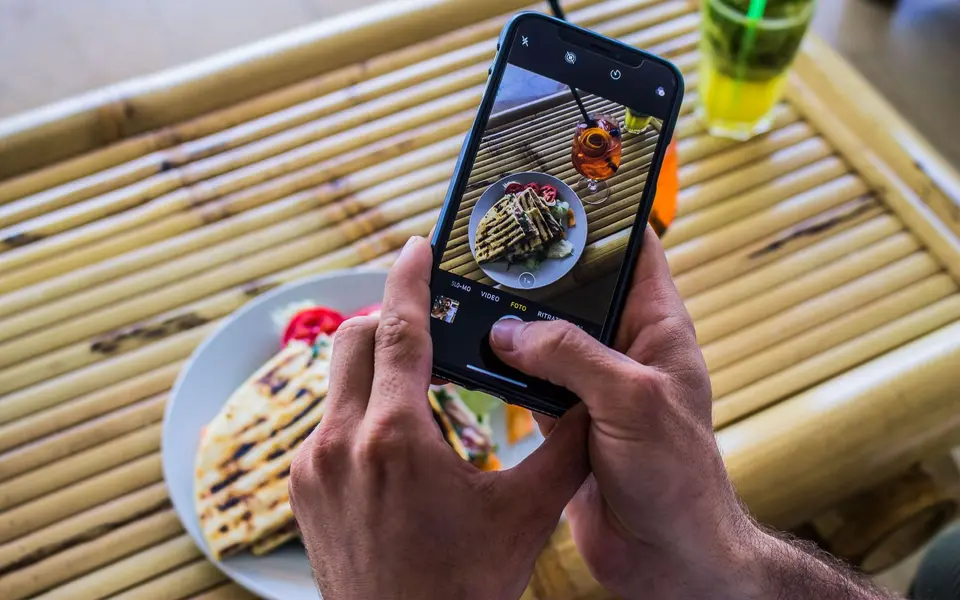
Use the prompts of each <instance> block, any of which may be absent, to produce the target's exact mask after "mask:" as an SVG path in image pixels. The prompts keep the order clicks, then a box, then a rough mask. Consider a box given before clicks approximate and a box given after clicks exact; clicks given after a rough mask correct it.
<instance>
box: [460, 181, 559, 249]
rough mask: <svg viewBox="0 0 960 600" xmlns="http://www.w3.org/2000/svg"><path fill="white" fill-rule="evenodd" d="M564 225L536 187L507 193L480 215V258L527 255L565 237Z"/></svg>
mask: <svg viewBox="0 0 960 600" xmlns="http://www.w3.org/2000/svg"><path fill="white" fill-rule="evenodd" d="M564 231H565V230H564V228H563V225H561V224H560V223H558V222H557V220H556V219H555V218H554V217H553V215H552V214H550V210H549V208H548V207H547V205H546V204H544V203H543V201H542V200H541V199H540V197H539V196H537V194H536V193H534V192H533V191H532V190H523V191H522V192H520V193H519V194H507V195H506V196H504V197H503V198H501V199H500V200H499V201H497V203H496V204H494V205H493V206H492V207H491V208H490V210H488V211H487V214H485V215H484V216H483V218H482V219H480V223H479V225H477V233H476V237H475V242H476V243H475V246H476V256H477V262H478V263H480V264H483V263H487V262H493V261H496V260H501V259H504V258H506V259H512V258H514V257H517V256H525V255H528V254H531V253H533V252H534V251H536V250H538V249H540V248H542V247H543V246H545V245H547V244H549V243H551V242H553V241H554V240H556V239H558V238H559V237H561V236H562V235H563V233H564Z"/></svg>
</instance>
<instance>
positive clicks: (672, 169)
mask: <svg viewBox="0 0 960 600" xmlns="http://www.w3.org/2000/svg"><path fill="white" fill-rule="evenodd" d="M679 171H680V159H679V157H678V155H677V141H676V140H673V141H672V142H670V146H669V147H668V148H667V155H666V156H665V157H664V159H663V166H661V167H660V176H659V178H658V179H657V195H656V196H655V197H654V199H653V209H652V210H651V211H650V225H652V226H653V230H654V231H656V232H657V235H658V236H660V237H663V234H664V233H665V232H666V231H667V228H668V227H670V224H671V223H673V219H674V218H676V216H677V196H678V195H679V194H680V175H679Z"/></svg>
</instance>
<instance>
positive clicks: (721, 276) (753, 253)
mask: <svg viewBox="0 0 960 600" xmlns="http://www.w3.org/2000/svg"><path fill="white" fill-rule="evenodd" d="M878 217H879V218H880V220H883V221H885V222H887V223H889V224H890V226H891V227H892V229H891V232H895V231H898V230H899V229H902V228H903V225H902V224H901V223H900V222H899V221H898V220H896V219H894V218H893V217H891V216H889V215H885V214H884V210H883V207H882V205H881V204H880V203H879V202H876V201H868V202H863V201H859V200H857V201H853V202H848V203H846V204H842V205H840V206H838V207H835V208H830V209H827V210H825V211H823V212H822V213H819V214H816V215H813V216H812V217H809V218H806V219H803V220H801V221H800V222H798V223H796V224H795V225H792V226H789V227H787V228H786V229H784V230H782V231H778V232H775V233H773V234H771V235H766V236H764V237H761V238H760V239H759V240H757V241H754V242H751V243H748V244H747V245H745V246H742V247H739V248H738V249H737V250H735V251H733V252H730V253H729V254H726V255H724V256H721V257H720V258H717V259H715V260H712V261H709V262H707V263H705V264H702V265H700V266H697V267H695V268H693V269H692V270H689V271H686V272H681V273H674V281H675V283H676V285H677V289H678V290H680V293H681V295H683V296H684V297H685V298H689V297H691V296H694V294H697V293H699V292H704V291H706V290H709V289H710V287H711V286H715V285H719V284H721V283H724V282H726V281H729V280H731V279H733V278H735V277H737V276H740V275H743V274H744V273H748V272H750V271H751V270H752V269H754V268H761V267H763V266H765V265H768V264H770V263H772V262H774V261H777V260H779V259H780V258H782V257H785V256H789V255H791V254H793V253H796V252H799V251H801V250H803V249H804V248H807V247H809V246H811V245H814V244H817V243H819V242H820V241H822V240H824V239H826V238H828V237H831V236H833V235H838V234H842V233H843V232H845V231H848V230H850V229H852V228H855V227H858V226H859V225H861V224H862V223H865V222H867V221H869V220H872V219H875V218H878ZM668 233H669V232H668ZM668 237H669V236H668ZM664 242H666V240H664ZM678 260H679V259H678Z"/></svg>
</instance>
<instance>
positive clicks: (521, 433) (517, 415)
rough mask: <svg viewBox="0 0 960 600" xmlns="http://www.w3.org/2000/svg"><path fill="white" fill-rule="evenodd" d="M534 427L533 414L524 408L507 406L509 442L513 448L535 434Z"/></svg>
mask: <svg viewBox="0 0 960 600" xmlns="http://www.w3.org/2000/svg"><path fill="white" fill-rule="evenodd" d="M534 426H535V423H534V421H533V413H531V412H530V411H529V410H527V409H525V408H523V407H522V406H515V405H513V404H508V405H507V441H508V442H509V443H510V445H511V446H512V445H513V444H516V443H517V442H519V441H520V440H522V439H524V438H525V437H527V436H528V435H531V434H533V428H534Z"/></svg>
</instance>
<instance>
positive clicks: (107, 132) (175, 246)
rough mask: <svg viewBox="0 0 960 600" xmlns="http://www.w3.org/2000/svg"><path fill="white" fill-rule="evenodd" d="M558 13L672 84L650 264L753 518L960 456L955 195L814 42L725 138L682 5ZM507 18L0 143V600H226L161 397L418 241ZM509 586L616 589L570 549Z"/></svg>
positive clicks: (90, 110)
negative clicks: (664, 176)
mask: <svg viewBox="0 0 960 600" xmlns="http://www.w3.org/2000/svg"><path fill="white" fill-rule="evenodd" d="M568 4H569V10H570V15H569V16H570V17H571V18H572V19H573V20H575V21H576V22H578V23H581V24H583V25H586V26H590V27H592V28H595V29H597V30H599V31H601V32H603V33H606V34H608V35H612V36H616V37H619V38H621V39H623V40H625V41H627V42H628V43H631V44H634V45H637V46H641V47H644V48H648V49H650V50H652V51H654V52H657V53H659V54H661V55H664V56H666V57H668V58H670V59H671V60H673V61H674V62H675V63H676V64H677V65H678V66H679V67H680V68H681V70H682V71H683V72H684V74H685V76H686V79H687V89H688V95H687V99H686V102H685V105H684V111H683V116H682V117H681V120H680V123H679V126H678V129H677V137H678V144H679V155H680V160H681V165H682V166H681V170H680V181H681V185H682V191H681V195H680V200H679V216H678V218H677V220H676V222H675V223H674V224H673V226H672V228H671V230H670V231H669V232H668V233H667V235H666V236H665V238H664V245H665V247H666V249H667V254H668V258H669V261H670V265H671V268H672V270H673V272H674V276H675V277H676V280H677V284H678V286H679V288H680V290H681V292H682V294H683V295H684V297H685V298H686V300H687V305H688V307H689V309H690V311H691V313H692V314H693V316H694V318H695V320H696V324H697V328H698V335H699V337H700V341H701V344H702V345H703V348H704V353H705V355H706V357H707V361H708V364H709V366H710V370H711V375H712V377H713V385H714V392H715V407H716V408H715V420H716V425H717V429H718V433H717V439H718V443H719V445H720V447H721V449H722V451H723V453H724V457H725V460H726V463H727V467H728V469H729V470H730V473H731V476H732V477H733V480H734V482H735V484H736V485H737V488H738V491H739V492H740V493H741V495H742V496H743V498H744V500H745V502H746V503H747V505H748V506H749V507H750V508H751V510H752V511H753V512H754V513H755V514H756V515H757V516H758V517H759V518H761V519H762V520H764V521H767V522H769V523H772V524H774V525H778V526H783V527H790V526H794V525H796V524H798V523H800V522H802V521H804V520H805V519H808V518H809V517H811V516H813V515H816V514H818V513H819V512H820V511H821V510H823V509H824V508H826V507H829V506H831V505H833V504H834V503H835V502H836V501H837V500H839V499H841V498H844V497H846V496H848V495H849V494H851V493H853V492H856V491H859V490H861V489H864V488H866V487H868V486H871V485H873V484H875V483H877V482H878V481H881V480H883V479H885V478H887V477H890V476H892V475H895V474H897V473H900V472H902V471H903V470H905V469H906V468H907V467H908V466H909V465H911V464H913V463H914V462H916V461H917V460H918V459H920V458H922V457H925V456H929V455H931V454H935V453H938V452H940V451H942V450H943V449H944V448H946V447H948V446H949V445H950V444H952V443H954V442H956V441H957V434H958V432H960V414H958V411H956V390H957V389H958V386H960V369H957V368H956V365H957V364H960V294H958V288H957V285H958V281H960V242H958V240H957V237H956V235H955V233H954V231H953V229H952V228H954V227H956V226H957V224H956V222H953V221H950V218H951V217H950V213H949V212H944V211H943V210H942V207H943V206H947V205H948V203H945V202H944V201H945V200H949V201H955V200H957V199H960V193H958V190H960V179H958V178H957V177H956V173H955V172H953V171H952V170H951V169H950V168H949V167H947V166H946V165H945V163H944V162H943V161H942V159H940V158H939V157H938V156H936V155H935V154H934V153H933V152H931V151H930V150H929V148H928V146H927V145H926V144H925V143H924V142H923V140H921V139H919V138H918V137H916V136H915V135H914V134H913V133H912V131H911V130H910V129H909V128H908V127H906V126H905V125H903V121H902V119H900V118H899V117H898V116H897V115H896V114H894V113H892V111H890V110H889V108H888V107H887V106H886V105H885V103H884V102H883V100H882V99H881V98H879V97H877V95H876V94H875V93H874V92H873V91H872V90H871V89H870V88H869V86H867V85H866V84H865V83H863V81H862V79H860V78H859V77H858V76H857V74H856V73H854V72H852V71H851V70H850V69H849V68H848V67H847V66H846V65H845V64H843V63H842V62H841V61H839V59H838V58H837V57H836V56H835V55H833V54H832V53H831V52H830V51H829V50H828V49H826V48H825V47H824V46H823V45H822V44H821V43H819V41H818V40H816V39H809V40H808V41H807V43H806V44H805V47H804V50H803V54H802V55H801V56H800V58H799V59H798V61H797V64H796V67H795V72H794V75H793V76H792V78H791V82H790V86H789V90H788V94H787V98H786V102H785V103H784V104H783V105H781V106H780V107H778V108H777V114H776V120H775V125H774V128H773V129H772V131H770V132H769V133H767V134H764V135H762V136H760V137H758V138H756V139H754V140H751V141H750V142H747V143H733V142H730V141H725V140H719V139H714V138H711V137H709V136H707V135H705V133H704V131H703V128H702V126H701V125H700V124H699V123H698V122H697V120H696V119H695V117H694V116H693V114H692V112H691V111H692V109H693V107H694V106H695V104H696V99H697V93H696V69H697V63H698V60H699V56H698V53H697V40H698V34H697V27H698V23H699V17H698V14H697V3H696V2H694V1H693V0H576V1H571V2H569V3H568ZM521 7H522V2H520V1H519V0H496V1H491V2H484V3H474V2H467V1H466V0H410V1H409V2H406V3H398V4H397V5H396V6H394V7H392V8H390V9H389V10H387V11H386V12H385V13H378V14H377V15H371V14H369V13H368V14H364V15H361V16H359V17H357V16H353V17H346V18H344V19H343V20H340V21H337V22H335V23H332V24H323V25H320V26H318V27H316V28H313V29H310V30H307V31H301V32H299V33H298V34H297V37H296V39H292V40H287V41H286V42H285V43H283V44H281V45H280V46H278V47H270V48H264V47H257V48H252V49H246V50H244V51H242V52H238V54H236V55H234V56H233V57H232V58H230V59H229V60H226V59H224V60H223V61H221V62H219V63H216V64H214V63H203V64H202V65H201V66H199V67H198V66H194V67H188V68H185V69H183V70H179V71H177V72H175V73H168V74H166V75H162V76H158V77H155V78H151V79H150V80H149V81H142V82H140V83H136V84H133V83H132V84H130V85H127V86H121V87H119V88H114V89H111V90H106V91H104V93H103V94H101V95H99V96H96V97H95V98H92V99H91V97H87V98H85V99H84V100H83V101H82V102H81V101H78V102H77V103H75V104H73V105H69V106H61V107H60V108H58V109H57V110H51V111H47V112H42V113H34V114H31V115H28V116H26V117H20V118H15V119H12V120H7V121H2V122H0V598H4V599H7V598H10V599H17V598H28V597H34V596H42V597H46V598H71V599H83V598H105V597H121V598H188V597H202V598H208V599H209V598H235V597H244V593H243V592H242V591H241V590H240V589H239V588H238V587H237V586H235V585H233V584H230V583H228V582H227V581H226V580H225V578H224V576H223V575H222V574H221V573H220V572H219V571H218V570H217V569H216V568H214V567H213V566H212V565H210V564H209V563H207V562H206V561H205V559H203V557H202V554H201V552H200V551H199V549H198V548H197V547H196V546H195V545H194V544H193V542H192V541H191V540H190V539H189V538H188V536H186V534H184V532H183V530H182V528H181V526H180V523H179V521H178V519H177V517H176V515H175V514H174V513H173V512H172V509H171V508H170V504H169V501H168V499H167V496H166V491H165V488H164V485H163V481H162V473H161V465H160V455H159V439H160V427H161V419H162V415H163V407H164V403H165V401H166V397H167V392H168V390H169V388H170V386H171V384H172V383H173V381H174V379H175V377H176V375H177V373H178V372H179V370H180V368H181V366H182V365H183V362H184V361H185V360H186V358H187V357H188V356H189V354H190V352H191V351H192V350H193V349H194V348H195V347H196V346H197V344H198V343H199V342H200V341H202V340H203V339H204V337H206V336H207V335H208V334H209V333H210V332H211V331H212V330H213V329H214V328H215V327H216V326H217V323H218V322H219V321H220V319H222V318H224V317H225V316H227V315H229V314H230V313H231V312H232V311H233V310H235V309H236V308H238V307H239V306H241V305H243V304H244V303H245V302H246V301H247V300H249V299H250V298H252V297H254V296H256V295H258V294H260V293H262V292H264V291H266V290H269V289H271V288H273V287H275V286H277V285H280V284H282V283H285V282H288V281H292V280H295V279H297V278H300V277H302V276H304V275H308V274H312V273H317V272H321V271H328V270H332V269H339V268H345V267H352V266H358V265H363V264H374V265H388V264H390V262H391V261H392V260H393V258H394V256H395V255H396V252H397V251H398V249H399V248H400V247H401V246H402V244H403V243H404V242H405V241H406V239H407V237H408V236H410V235H412V234H425V233H427V231H429V229H430V227H431V226H432V225H433V223H434V221H435V220H436V217H437V214H438V210H439V206H440V203H441V202H442V199H443V196H444V192H445V190H446V187H447V183H448V180H449V177H450V174H451V173H452V170H453V165H454V161H455V160H456V156H457V153H458V151H459V149H460V144H461V141H462V137H463V135H464V133H465V131H466V130H467V128H468V127H469V125H470V123H471V120H472V117H473V113H474V111H475V110H476V106H477V103H478V102H479V98H480V94H481V92H482V89H483V85H484V81H485V79H486V76H487V66H488V65H489V61H490V60H491V58H492V56H493V54H494V47H495V38H496V35H497V33H498V32H499V29H500V27H501V26H502V24H503V23H504V22H505V20H506V16H505V14H506V13H508V12H512V11H514V10H516V9H519V8H521ZM540 8H542V7H540ZM501 13H503V14H501ZM498 15H499V16H498ZM460 27H462V28H460ZM458 28H459V29H458ZM938 215H940V216H942V217H943V218H938ZM527 596H528V597H529V598H550V599H558V598H559V599H562V598H600V597H605V596H606V595H605V593H604V592H603V591H602V590H600V589H599V588H598V586H597V585H596V583H595V582H593V581H592V579H591V578H590V577H589V574H588V572H587V571H586V569H585V567H584V565H583V563H582V561H581V560H580V559H579V557H578V556H577V555H576V552H575V549H574V548H573V546H572V543H571V541H570V539H569V533H568V532H567V531H566V529H565V528H562V527H561V529H560V530H558V532H557V534H556V536H555V538H554V540H553V541H552V543H551V544H550V546H549V547H548V548H547V549H546V550H545V552H544V555H543V558H542V559H541V561H540V563H539V564H538V566H537V572H536V574H535V577H534V580H533V582H532V583H531V587H530V589H529V590H528V594H527Z"/></svg>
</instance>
